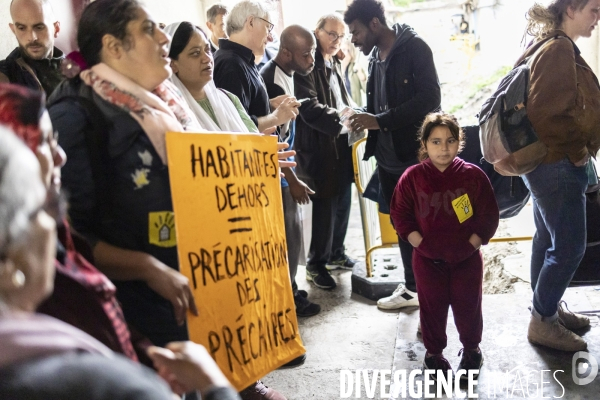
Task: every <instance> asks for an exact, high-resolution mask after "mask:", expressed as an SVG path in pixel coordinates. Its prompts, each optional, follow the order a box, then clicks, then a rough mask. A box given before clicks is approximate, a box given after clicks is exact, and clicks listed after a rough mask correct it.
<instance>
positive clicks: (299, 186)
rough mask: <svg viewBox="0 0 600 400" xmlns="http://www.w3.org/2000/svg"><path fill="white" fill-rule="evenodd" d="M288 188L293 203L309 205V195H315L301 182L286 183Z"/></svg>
mask: <svg viewBox="0 0 600 400" xmlns="http://www.w3.org/2000/svg"><path fill="white" fill-rule="evenodd" d="M288 184H289V186H290V194H291V195H292V198H293V199H294V201H295V202H296V203H298V204H309V203H310V197H309V195H311V194H315V192H314V191H313V190H312V189H311V188H309V187H308V185H307V184H306V183H304V182H302V181H301V180H299V179H298V180H296V181H288Z"/></svg>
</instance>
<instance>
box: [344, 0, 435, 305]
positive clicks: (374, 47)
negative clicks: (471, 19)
mask: <svg viewBox="0 0 600 400" xmlns="http://www.w3.org/2000/svg"><path fill="white" fill-rule="evenodd" d="M344 21H345V22H346V23H347V24H348V26H349V27H350V34H351V35H352V44H354V45H355V46H356V47H358V48H359V49H361V50H362V52H363V54H365V55H369V79H368V81H367V107H366V112H364V113H359V114H356V115H354V116H353V117H351V124H352V128H353V129H355V130H362V129H368V130H369V136H368V138H367V146H366V149H365V157H364V159H365V160H368V159H369V158H371V156H375V159H376V160H377V164H378V167H377V170H378V173H379V180H380V190H381V193H382V195H383V197H384V199H385V201H386V202H387V204H388V205H389V204H390V202H391V199H392V194H393V193H394V188H395V187H396V184H397V183H398V180H399V179H400V176H401V175H402V174H403V173H404V171H406V169H407V168H408V167H410V166H411V165H414V164H416V163H417V151H418V149H419V143H418V141H417V131H418V130H419V127H420V125H421V122H422V121H423V119H424V118H425V116H426V115H427V114H429V113H430V112H433V111H437V110H439V109H440V103H441V93H440V84H439V81H438V77H437V72H436V69H435V64H434V62H433V54H432V52H431V49H430V48H429V46H428V45H427V43H425V41H423V39H421V38H420V37H419V36H418V35H417V34H416V33H415V31H414V30H413V29H412V28H411V27H410V26H408V25H406V24H402V25H401V24H396V25H394V26H393V27H392V28H390V27H388V26H387V25H386V21H385V15H384V8H383V6H382V4H381V3H380V2H379V1H377V0H355V1H354V2H353V3H352V4H350V6H349V7H348V9H347V10H346V13H345V15H344ZM398 243H399V245H400V254H401V256H402V263H403V265H404V277H405V283H403V284H400V285H399V286H398V288H397V289H396V290H395V291H394V294H393V295H392V296H390V297H386V298H383V299H380V300H379V301H378V302H377V306H378V307H380V308H384V309H396V308H402V307H407V306H418V305H419V301H418V299H417V293H416V291H417V285H416V283H415V277H414V274H413V271H412V246H411V245H410V243H408V242H404V241H403V240H400V239H399V241H398Z"/></svg>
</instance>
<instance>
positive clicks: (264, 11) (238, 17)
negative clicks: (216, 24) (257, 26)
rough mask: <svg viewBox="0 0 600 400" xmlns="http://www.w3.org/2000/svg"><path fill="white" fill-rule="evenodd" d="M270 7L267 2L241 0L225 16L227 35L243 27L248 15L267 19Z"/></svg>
mask: <svg viewBox="0 0 600 400" xmlns="http://www.w3.org/2000/svg"><path fill="white" fill-rule="evenodd" d="M270 11H271V10H270V7H269V5H268V4H266V3H265V2H262V1H257V0H243V1H240V2H239V3H237V4H236V5H235V6H233V8H232V9H231V13H229V16H228V17H227V36H231V35H232V34H234V33H237V32H240V31H241V30H242V29H244V25H245V24H246V20H247V19H248V17H258V18H264V19H266V20H270V19H269V12H270Z"/></svg>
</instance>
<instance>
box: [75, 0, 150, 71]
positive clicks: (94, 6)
mask: <svg viewBox="0 0 600 400" xmlns="http://www.w3.org/2000/svg"><path fill="white" fill-rule="evenodd" d="M140 7H141V5H140V3H139V2H138V1H137V0H96V1H94V2H93V3H91V4H90V5H88V6H87V7H86V8H85V9H84V10H83V13H82V14H81V19H80V20H79V25H78V28H77V45H78V46H79V52H80V53H81V55H82V56H83V58H84V59H85V61H86V63H87V65H88V66H89V67H92V66H94V65H96V64H98V63H100V61H101V60H100V52H101V51H102V38H103V37H104V35H113V36H114V37H116V38H117V39H119V40H121V41H123V42H124V43H125V44H126V45H128V41H127V36H128V35H127V24H129V23H130V22H131V21H133V20H135V19H136V17H137V12H138V10H139V9H140Z"/></svg>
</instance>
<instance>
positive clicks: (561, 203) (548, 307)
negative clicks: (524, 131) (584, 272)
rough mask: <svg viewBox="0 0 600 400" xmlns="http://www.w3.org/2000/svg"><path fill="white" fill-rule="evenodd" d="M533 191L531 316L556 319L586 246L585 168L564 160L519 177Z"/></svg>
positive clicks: (541, 166) (586, 179)
mask: <svg viewBox="0 0 600 400" xmlns="http://www.w3.org/2000/svg"><path fill="white" fill-rule="evenodd" d="M523 179H524V181H525V184H526V185H527V187H528V188H529V190H530V191H531V197H532V199H533V215H534V219H535V227H536V232H535V236H534V237H533V246H532V254H531V288H532V289H533V307H534V309H535V311H536V312H537V313H536V312H534V314H539V315H540V316H542V317H550V318H555V316H556V312H557V309H558V302H559V301H560V299H561V298H562V296H563V294H564V293H565V290H567V287H568V286H569V283H570V282H571V279H572V278H573V275H574V274H575V271H576V270H577V267H578V266H579V263H580V262H581V259H582V258H583V254H584V252H585V245H586V225H585V190H586V188H587V184H588V178H587V173H586V167H585V166H583V167H576V166H574V165H573V164H572V163H571V162H570V161H569V160H568V159H567V158H565V159H563V160H561V161H558V162H555V163H552V164H540V165H539V166H538V167H537V168H536V169H535V170H533V171H532V172H530V173H529V174H527V175H524V176H523Z"/></svg>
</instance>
